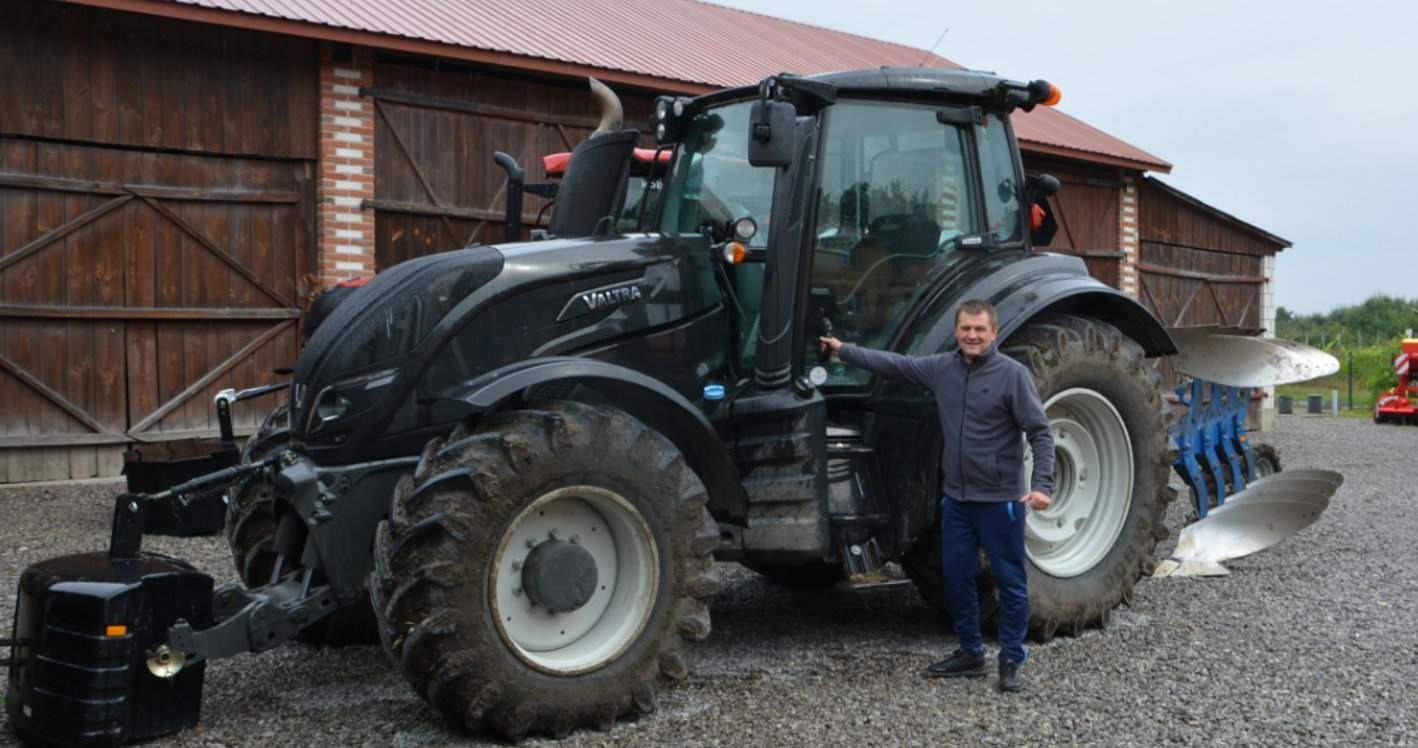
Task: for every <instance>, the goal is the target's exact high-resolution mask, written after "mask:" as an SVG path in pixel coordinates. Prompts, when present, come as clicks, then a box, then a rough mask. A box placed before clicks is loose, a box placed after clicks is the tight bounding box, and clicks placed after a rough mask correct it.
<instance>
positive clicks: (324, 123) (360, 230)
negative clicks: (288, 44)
mask: <svg viewBox="0 0 1418 748" xmlns="http://www.w3.org/2000/svg"><path fill="white" fill-rule="evenodd" d="M349 51H350V56H349V57H348V58H346V59H345V60H341V61H336V60H334V59H333V58H332V55H333V54H334V46H333V45H326V46H325V48H324V49H323V51H322V54H321V60H320V79H321V86H320V120H319V122H320V152H321V156H320V162H319V181H318V192H317V194H318V198H319V203H318V206H317V214H318V216H319V221H320V237H319V248H318V249H319V260H320V263H319V268H320V282H321V283H322V284H323V285H329V284H333V283H335V282H337V281H341V280H348V279H351V278H359V277H363V276H368V275H370V274H372V273H373V272H374V268H375V260H374V257H375V255H374V212H373V211H370V210H365V209H364V207H363V205H364V202H365V201H366V200H372V199H374V181H373V180H372V179H371V178H370V177H371V176H372V175H373V173H374V143H373V140H374V138H373V136H372V135H371V133H373V132H374V108H373V104H372V102H371V101H369V100H368V99H365V98H363V97H361V96H360V95H359V92H360V87H361V86H372V85H374V82H375V81H374V62H373V59H372V52H371V51H370V50H369V49H368V48H367V47H361V46H358V45H354V46H352V47H351V48H350V50H349Z"/></svg>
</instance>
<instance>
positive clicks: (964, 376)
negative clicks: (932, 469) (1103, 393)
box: [838, 343, 1054, 501]
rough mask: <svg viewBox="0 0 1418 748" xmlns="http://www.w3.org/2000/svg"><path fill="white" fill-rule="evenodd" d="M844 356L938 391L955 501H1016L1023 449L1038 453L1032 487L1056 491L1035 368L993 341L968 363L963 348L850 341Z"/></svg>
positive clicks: (947, 480) (945, 486)
mask: <svg viewBox="0 0 1418 748" xmlns="http://www.w3.org/2000/svg"><path fill="white" fill-rule="evenodd" d="M838 356H839V357H840V358H841V359H842V360H843V361H845V362H847V363H849V364H851V365H853V366H859V367H861V368H863V369H866V370H868V371H872V372H875V373H877V374H882V375H884V376H888V377H892V378H894V379H901V380H905V381H907V382H910V383H912V384H915V385H918V386H920V387H925V388H927V389H929V390H930V391H931V392H932V394H934V395H935V402H936V410H937V411H938V412H939V414H940V426H941V429H942V430H943V431H944V435H945V449H944V451H943V452H942V454H941V460H940V467H941V476H942V479H943V483H942V485H941V490H942V491H943V492H944V493H945V495H947V496H949V497H951V498H953V499H955V500H957V501H1018V500H1019V499H1021V498H1023V497H1024V495H1025V494H1027V493H1028V492H1029V489H1028V488H1027V487H1026V486H1025V484H1024V447H1023V444H1022V443H1021V441H1020V438H1019V434H1020V432H1024V434H1026V435H1027V436H1028V437H1029V446H1030V448H1031V449H1032V450H1033V453H1034V475H1033V478H1032V483H1031V484H1030V485H1032V486H1033V487H1034V490H1036V491H1042V492H1043V493H1046V494H1049V495H1050V496H1052V495H1053V480H1054V436H1053V433H1052V432H1051V431H1050V430H1049V419H1048V418H1047V417H1046V416H1045V415H1044V406H1043V403H1041V402H1040V401H1039V392H1038V391H1037V390H1035V389H1034V380H1033V378H1032V377H1030V375H1029V370H1028V369H1025V368H1024V365H1023V364H1020V363H1019V362H1018V361H1015V360H1014V359H1012V358H1010V357H1008V356H1005V355H1003V354H1001V353H999V352H997V351H996V350H995V349H994V348H993V347H991V348H990V349H989V350H988V351H986V352H985V353H984V354H982V355H981V356H979V357H978V358H976V359H975V362H974V363H973V364H966V363H965V357H964V356H963V355H961V354H960V352H959V351H956V352H955V353H939V354H936V355H934V356H903V355H901V354H899V353H887V352H885V351H876V350H872V349H870V348H862V347H860V346H856V345H852V344H850V343H849V344H846V345H843V346H842V350H841V351H840V352H839V353H838Z"/></svg>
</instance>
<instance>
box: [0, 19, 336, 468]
mask: <svg viewBox="0 0 1418 748" xmlns="http://www.w3.org/2000/svg"><path fill="white" fill-rule="evenodd" d="M32 10H33V13H26V14H24V15H23V16H22V17H19V18H17V19H15V20H16V23H14V24H9V23H7V24H6V25H5V26H4V27H0V67H4V68H5V69H15V70H18V71H20V74H19V75H18V76H16V78H15V83H16V85H15V86H14V88H13V93H14V94H15V99H16V105H15V106H7V107H4V108H0V400H3V402H4V403H5V408H4V410H3V411H0V481H11V482H13V481H22V480H41V479H52V478H67V477H88V476H92V475H113V474H116V472H117V470H118V468H119V467H121V453H122V450H123V449H124V448H125V447H126V446H128V445H131V444H133V443H143V442H152V441H165V440H172V439H178V438H185V437H196V436H210V435H214V434H215V433H216V423H215V419H214V417H213V416H214V413H213V409H212V398H213V397H214V396H215V394H216V393H217V392H218V391H220V390H221V389H224V388H227V387H236V388H242V387H250V386H255V385H258V384H263V383H267V382H271V381H275V377H274V376H273V375H272V373H271V370H272V369H273V368H275V367H280V366H288V365H290V364H291V363H292V362H293V361H294V360H295V356H296V354H297V352H298V342H299V341H298V337H297V324H298V320H299V316H300V310H301V303H300V302H301V290H302V287H301V286H302V283H301V279H302V276H304V274H305V273H306V272H308V269H309V268H311V267H313V266H314V258H313V251H314V247H313V235H314V232H313V229H312V226H313V221H314V183H313V179H312V176H311V175H312V173H313V165H312V159H313V158H314V156H315V151H316V147H317V145H316V133H315V129H314V128H315V119H314V118H315V112H316V94H317V89H316V73H317V68H316V58H315V57H314V48H313V47H310V46H309V45H306V44H304V43H297V42H293V41H290V40H285V39H282V38H279V37H270V36H265V35H260V34H249V33H244V32H227V31H223V30H219V29H212V28H209V27H201V26H193V25H188V24H182V23H178V22H167V21H155V20H152V19H148V18H142V17H136V16H129V15H126V14H121V13H114V12H108V11H98V10H93V9H88V8H72V7H63V8H61V7H54V6H52V5H51V4H42V5H39V6H36V7H35V8H33V9H32ZM274 403H275V397H274V396H273V397H268V398H266V401H265V402H263V403H255V404H253V405H254V407H242V408H239V409H238V412H237V413H236V417H237V421H238V425H239V427H241V428H242V430H249V429H250V428H252V427H253V426H254V425H255V424H256V423H257V421H258V419H259V418H260V417H261V414H262V411H264V410H268V409H269V408H271V407H273V406H274ZM244 405H245V404H243V406H244Z"/></svg>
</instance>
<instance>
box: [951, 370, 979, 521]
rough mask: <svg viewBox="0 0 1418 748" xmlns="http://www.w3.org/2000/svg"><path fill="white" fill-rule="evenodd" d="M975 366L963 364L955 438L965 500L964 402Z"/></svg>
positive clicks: (963, 499)
mask: <svg viewBox="0 0 1418 748" xmlns="http://www.w3.org/2000/svg"><path fill="white" fill-rule="evenodd" d="M974 368H975V367H974V366H973V365H971V364H969V363H966V364H965V384H964V386H962V387H961V388H960V436H959V437H958V438H957V439H956V440H955V449H956V454H957V455H959V459H960V500H961V501H965V494H966V490H965V489H966V486H968V485H969V483H968V481H966V479H965V403H966V402H967V401H968V400H969V393H970V373H971V371H972V370H973V369H974Z"/></svg>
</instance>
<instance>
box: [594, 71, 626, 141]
mask: <svg viewBox="0 0 1418 748" xmlns="http://www.w3.org/2000/svg"><path fill="white" fill-rule="evenodd" d="M586 80H589V81H590V82H591V97H592V98H594V99H595V100H596V105H597V106H598V107H599V108H600V110H601V121H600V123H599V124H597V125H596V131H595V132H593V133H591V137H593V138H594V137H596V136H597V135H599V134H601V133H603V132H610V131H612V130H619V129H621V127H622V126H623V125H624V124H625V110H624V109H623V108H622V107H621V105H620V97H619V96H616V95H615V91H612V90H611V89H610V87H609V86H607V85H606V84H604V83H602V82H600V81H598V80H596V79H595V78H590V77H588V78H587V79H586Z"/></svg>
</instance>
